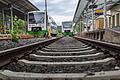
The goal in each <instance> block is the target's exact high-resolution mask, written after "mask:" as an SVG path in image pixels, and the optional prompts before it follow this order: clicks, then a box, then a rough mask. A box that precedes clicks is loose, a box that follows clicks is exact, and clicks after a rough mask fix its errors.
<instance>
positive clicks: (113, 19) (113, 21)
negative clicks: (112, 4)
mask: <svg viewBox="0 0 120 80" xmlns="http://www.w3.org/2000/svg"><path fill="white" fill-rule="evenodd" d="M112 23H113V25H112V27H114V26H115V15H113V17H112Z"/></svg>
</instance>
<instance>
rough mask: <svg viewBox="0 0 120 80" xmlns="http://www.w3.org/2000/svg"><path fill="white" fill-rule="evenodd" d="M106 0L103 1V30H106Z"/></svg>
mask: <svg viewBox="0 0 120 80" xmlns="http://www.w3.org/2000/svg"><path fill="white" fill-rule="evenodd" d="M106 11H107V10H106V0H104V28H105V29H106V28H107V14H106Z"/></svg>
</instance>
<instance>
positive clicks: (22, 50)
mask: <svg viewBox="0 0 120 80" xmlns="http://www.w3.org/2000/svg"><path fill="white" fill-rule="evenodd" d="M58 39H60V38H53V39H48V40H45V41H40V42H36V43H32V44H28V45H24V46H20V47H16V48H11V49H7V50H4V51H0V67H2V66H4V65H6V64H8V63H10V62H11V59H13V58H16V57H17V58H20V57H22V56H24V55H25V54H26V53H27V54H28V53H29V51H33V50H35V49H37V48H39V47H42V46H47V45H49V44H51V43H53V42H55V41H56V40H58Z"/></svg>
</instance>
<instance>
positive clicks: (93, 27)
mask: <svg viewBox="0 0 120 80" xmlns="http://www.w3.org/2000/svg"><path fill="white" fill-rule="evenodd" d="M92 29H93V30H94V29H95V25H94V8H92Z"/></svg>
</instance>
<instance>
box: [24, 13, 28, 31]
mask: <svg viewBox="0 0 120 80" xmlns="http://www.w3.org/2000/svg"><path fill="white" fill-rule="evenodd" d="M24 20H25V21H26V22H27V14H26V13H24ZM25 32H27V24H26V25H25Z"/></svg>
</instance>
